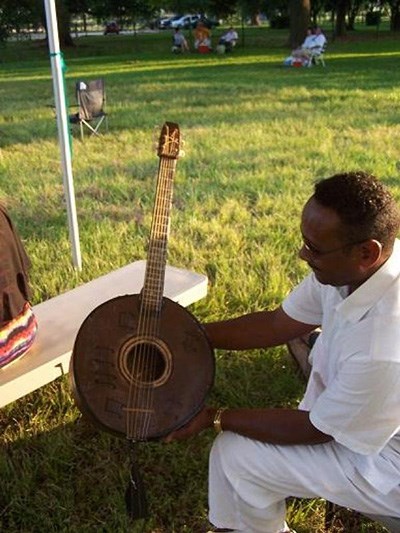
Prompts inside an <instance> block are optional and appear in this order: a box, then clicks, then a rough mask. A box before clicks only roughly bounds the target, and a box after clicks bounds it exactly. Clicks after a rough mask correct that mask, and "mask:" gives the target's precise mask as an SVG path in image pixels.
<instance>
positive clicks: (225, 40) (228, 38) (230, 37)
mask: <svg viewBox="0 0 400 533" xmlns="http://www.w3.org/2000/svg"><path fill="white" fill-rule="evenodd" d="M238 39H239V36H238V34H237V31H236V30H235V29H234V28H233V27H232V26H231V27H230V28H229V30H228V31H227V32H226V33H225V34H224V35H222V37H221V38H220V40H219V43H218V44H222V45H224V46H225V52H231V51H232V49H233V47H234V46H236V43H237V40H238Z"/></svg>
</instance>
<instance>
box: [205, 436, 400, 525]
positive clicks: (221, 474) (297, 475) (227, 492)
mask: <svg viewBox="0 0 400 533" xmlns="http://www.w3.org/2000/svg"><path fill="white" fill-rule="evenodd" d="M338 450H340V447H338V446H337V445H336V444H335V442H333V441H332V442H328V443H325V444H317V445H314V446H306V445H296V446H275V445H272V444H265V443H262V442H259V441H255V440H251V439H248V438H246V437H241V436H240V435H237V434H235V433H231V432H229V431H225V432H223V433H221V434H220V435H219V436H218V437H217V439H216V440H215V442H214V445H213V447H212V450H211V455H210V466H209V470H210V471H209V506H210V514H209V520H210V522H211V523H212V524H214V526H216V527H220V528H222V527H223V528H231V529H234V530H236V531H242V532H245V533H277V532H280V531H285V528H286V523H285V514H286V503H285V499H286V498H287V497H289V496H294V497H298V498H319V497H320V498H324V499H326V500H329V501H331V502H333V503H337V504H338V505H342V506H344V507H350V508H352V509H355V510H358V511H360V512H366V513H369V514H376V515H378V514H380V515H387V516H399V510H400V505H399V502H400V485H399V486H398V487H397V488H396V489H394V490H392V491H391V492H390V493H389V494H386V495H383V494H382V493H380V492H378V491H377V490H376V489H374V488H373V487H372V486H371V485H369V483H368V482H367V481H366V480H365V479H364V478H362V477H361V476H357V475H356V474H355V476H356V477H355V478H354V474H353V479H352V480H349V479H348V477H347V476H346V475H345V473H344V470H345V469H344V468H343V467H344V466H346V467H347V469H348V464H347V465H344V461H348V459H347V458H343V457H341V455H340V453H338Z"/></svg>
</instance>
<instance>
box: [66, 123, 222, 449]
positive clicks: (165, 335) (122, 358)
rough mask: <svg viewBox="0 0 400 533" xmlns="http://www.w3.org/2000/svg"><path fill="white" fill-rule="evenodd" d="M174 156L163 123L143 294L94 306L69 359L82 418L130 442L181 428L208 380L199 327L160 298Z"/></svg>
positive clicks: (172, 137) (208, 352) (170, 127)
mask: <svg viewBox="0 0 400 533" xmlns="http://www.w3.org/2000/svg"><path fill="white" fill-rule="evenodd" d="M179 151H180V132H179V127H178V125H177V124H175V123H172V122H166V123H165V124H164V125H163V127H162V130H161V134H160V139H159V146H158V156H159V170H158V176H157V190H156V198H155V204H154V210H153V219H152V226H151V233H150V240H149V249H148V254H147V262H146V271H145V278H144V285H143V289H142V291H141V292H140V294H133V295H125V296H119V297H116V298H113V299H111V300H109V301H107V302H105V303H103V304H101V305H100V306H98V307H97V308H95V309H94V310H93V311H92V312H91V313H90V314H89V316H88V317H87V318H86V319H85V321H84V322H83V324H82V326H81V327H80V329H79V332H78V335H77V337H76V340H75V344H74V348H73V352H72V358H71V372H70V376H71V381H72V389H73V394H74V397H75V400H76V402H77V404H78V407H79V408H80V410H81V411H82V413H83V414H84V415H86V416H87V417H89V418H90V419H91V420H92V421H93V422H94V423H95V424H96V425H98V426H99V427H100V428H101V429H103V430H105V431H109V432H111V433H113V434H116V435H119V436H121V437H126V438H128V439H129V440H131V441H134V442H138V441H147V440H153V439H159V438H162V437H163V436H165V435H168V434H169V433H170V432H171V431H173V430H175V429H178V428H179V427H181V426H183V425H185V424H186V423H187V422H188V421H189V420H190V419H191V418H192V417H193V416H195V415H196V413H198V412H199V411H200V409H201V408H202V406H203V404H204V401H205V398H206V396H207V394H208V392H209V390H210V389H211V387H212V384H213V381H214V371H215V361H214V354H213V350H212V348H211V346H210V343H209V341H208V338H207V336H206V334H205V331H204V329H203V327H202V326H201V324H200V323H199V322H198V321H197V319H196V318H195V317H194V316H193V315H192V314H191V313H190V312H189V311H187V310H186V309H185V308H184V307H182V306H180V305H179V304H177V303H175V302H173V301H172V300H170V299H168V298H166V297H164V296H163V291H164V278H165V268H166V261H167V244H168V233H169V225H170V212H171V206H172V192H173V178H174V175H175V168H176V161H177V159H178V157H179Z"/></svg>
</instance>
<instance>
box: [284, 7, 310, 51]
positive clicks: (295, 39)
mask: <svg viewBox="0 0 400 533" xmlns="http://www.w3.org/2000/svg"><path fill="white" fill-rule="evenodd" d="M310 9H311V7H310V0H289V17H290V36H289V41H290V46H291V47H292V48H296V47H297V46H299V45H300V44H301V43H302V42H303V41H304V38H305V36H306V33H307V28H308V27H309V26H310Z"/></svg>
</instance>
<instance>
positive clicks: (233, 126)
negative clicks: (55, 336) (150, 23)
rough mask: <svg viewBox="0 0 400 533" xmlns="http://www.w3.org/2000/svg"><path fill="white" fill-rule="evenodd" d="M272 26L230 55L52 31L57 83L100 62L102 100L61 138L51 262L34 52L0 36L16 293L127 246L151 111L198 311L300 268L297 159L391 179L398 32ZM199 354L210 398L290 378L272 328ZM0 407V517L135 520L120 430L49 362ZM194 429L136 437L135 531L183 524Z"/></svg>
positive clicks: (300, 526) (25, 521)
mask: <svg viewBox="0 0 400 533" xmlns="http://www.w3.org/2000/svg"><path fill="white" fill-rule="evenodd" d="M219 31H221V30H219ZM286 40H287V34H286V32H276V31H275V32H274V31H271V30H268V29H266V28H260V29H246V30H245V36H244V44H245V46H244V47H241V46H239V47H238V48H237V49H236V50H235V52H234V53H233V54H232V55H230V56H223V57H219V56H217V55H214V54H213V55H209V56H198V55H195V54H189V55H186V56H181V57H176V56H173V55H172V54H171V53H170V34H169V33H163V32H161V33H160V34H151V35H137V36H119V37H117V36H109V37H97V38H96V37H87V38H81V39H79V40H77V46H76V47H75V48H74V49H71V50H66V51H65V59H66V63H67V66H68V71H67V75H66V86H67V89H68V94H69V99H70V102H71V103H73V90H74V85H75V82H76V81H77V80H78V79H80V78H87V79H91V78H95V77H100V76H101V77H104V79H105V83H106V88H107V98H108V105H107V109H108V112H109V115H110V118H109V120H110V131H109V133H108V134H107V135H104V136H102V137H100V138H87V139H85V141H84V143H82V142H81V141H80V140H79V136H78V135H76V136H75V139H74V142H73V171H74V183H75V193H76V203H77V211H78V221H79V230H80V237H81V249H82V257H83V269H82V272H76V271H75V270H74V269H73V267H72V264H71V250H70V243H69V238H68V229H67V219H66V210H65V201H64V197H63V187H62V177H61V167H60V153H59V147H58V142H57V131H56V122H55V120H54V117H53V115H52V112H51V110H50V109H49V107H47V106H48V105H49V104H51V103H52V102H53V96H52V82H51V72H50V63H49V58H48V52H47V50H46V48H45V47H44V46H43V43H40V42H32V43H26V42H24V43H21V42H20V43H9V44H8V45H7V46H6V47H5V48H4V49H2V63H1V64H0V101H1V111H0V197H1V199H2V200H3V201H4V202H5V203H6V205H7V206H8V207H9V210H10V212H11V213H12V216H13V219H14V221H15V222H16V224H17V226H18V228H19V230H20V233H21V235H22V237H23V239H24V242H25V244H26V247H27V249H28V251H29V254H30V256H31V259H32V271H31V280H32V286H33V291H34V303H38V302H40V301H43V300H45V299H47V298H50V297H52V296H55V295H57V294H59V293H61V292H64V291H66V290H68V289H71V288H73V287H75V286H77V285H78V284H80V283H83V282H85V281H88V280H90V279H93V278H95V277H97V276H99V275H101V274H104V273H106V272H109V271H111V270H114V269H116V268H118V267H120V266H123V265H125V264H127V263H128V262H131V261H133V260H136V259H143V258H145V257H146V245H147V237H148V234H149V229H150V223H151V214H152V205H153V196H154V191H155V176H156V172H157V166H158V159H157V156H156V155H155V151H154V149H153V137H154V134H153V131H154V126H156V125H161V124H162V123H163V122H164V121H166V120H171V121H175V122H178V123H179V125H180V128H181V131H182V133H183V135H184V138H185V147H184V149H185V152H186V156H185V157H184V158H182V159H180V160H179V161H178V165H177V175H176V184H175V190H174V208H173V213H172V226H171V236H170V242H169V263H170V264H173V265H176V266H180V267H183V268H188V269H191V270H195V271H198V272H202V273H206V274H207V275H208V276H209V280H210V284H209V292H208V296H207V297H206V298H205V299H203V300H202V301H201V302H198V303H197V304H195V305H193V306H192V307H191V310H192V311H193V312H194V313H195V314H196V316H198V317H199V319H200V320H214V319H220V318H221V319H222V318H225V317H228V316H233V315H237V314H239V313H243V312H246V311H250V310H256V309H263V308H272V307H273V306H275V305H276V304H278V303H279V302H280V301H281V300H282V298H283V297H284V296H285V294H287V292H288V291H289V290H290V288H291V287H293V285H294V284H295V283H296V282H298V281H299V280H300V279H301V278H302V276H303V275H304V274H305V272H306V271H307V270H306V267H305V265H302V264H301V263H300V261H299V260H298V258H297V250H298V245H299V240H300V236H299V231H298V226H299V214H300V212H301V208H302V204H303V203H304V201H305V200H306V199H307V197H308V196H309V195H310V193H311V191H312V187H313V183H314V181H315V180H316V179H318V178H322V177H327V176H329V175H332V174H334V173H336V172H340V171H344V170H354V169H363V170H366V171H369V172H372V173H374V174H376V175H377V176H379V177H380V178H381V179H382V180H383V181H384V182H385V183H386V184H388V185H389V186H390V187H391V189H392V191H393V192H394V194H395V195H396V197H397V198H400V185H399V179H398V170H399V165H400V163H399V160H400V157H399V155H400V154H399V146H400V142H399V141H400V129H399V125H398V122H399V121H398V112H397V110H398V108H399V99H400V96H399V90H398V87H399V82H400V71H399V69H398V65H399V61H400V51H399V50H400V48H399V39H398V37H397V36H396V35H392V34H390V33H388V32H386V33H385V32H378V33H376V32H372V31H361V30H358V31H357V32H355V33H354V34H352V35H351V36H350V37H349V38H348V39H346V40H343V41H338V40H336V41H334V42H332V39H330V42H329V46H328V51H327V53H326V63H327V67H326V69H323V68H322V67H321V68H312V69H288V68H284V67H283V66H282V62H283V58H284V57H285V56H286V55H287V54H288V49H287V47H286V44H285V43H286ZM66 319H68V317H66ZM216 357H217V376H216V382H215V387H214V389H213V391H212V394H211V397H210V402H211V403H213V404H215V405H229V406H239V405H251V406H264V405H270V406H296V405H297V402H298V401H299V398H300V397H301V394H302V390H303V384H302V382H301V380H300V379H299V377H298V376H297V375H296V372H295V369H294V367H293V364H292V362H291V361H290V360H289V358H288V355H287V352H286V350H285V348H284V347H282V348H276V349H273V350H268V351H251V352H245V353H227V352H222V351H221V352H218V353H217V354H216ZM0 427H1V433H2V437H1V442H2V445H3V451H2V454H1V456H0V479H1V489H2V490H1V491H0V529H1V530H4V531H7V532H10V533H16V532H29V533H30V532H38V533H42V532H43V531H46V530H47V531H54V532H71V531H73V532H79V533H84V532H93V531H101V532H107V533H108V532H110V533H115V532H126V531H134V532H135V531H140V528H139V526H138V525H131V524H129V522H128V520H127V518H126V514H125V510H124V499H123V498H124V489H125V484H126V480H127V477H128V469H129V458H128V450H127V447H126V443H125V442H124V441H123V440H122V441H121V440H118V439H115V438H114V437H111V436H109V435H106V434H104V433H99V432H98V431H97V430H96V429H94V428H92V427H91V426H90V425H89V424H88V423H87V422H86V421H85V420H84V419H82V418H81V417H80V415H79V411H78V410H77V408H76V407H75V405H74V404H73V401H72V399H71V395H70V392H69V385H68V380H67V379H65V380H60V381H58V382H56V383H52V384H50V385H48V386H46V387H43V388H42V389H41V390H39V391H36V392H34V393H32V394H30V395H28V396H27V397H25V398H22V399H21V400H19V401H17V402H14V403H13V404H12V405H10V406H7V407H6V408H4V409H2V410H1V412H0ZM212 438H213V435H211V434H204V435H201V436H199V437H198V438H196V439H193V440H191V441H190V442H187V443H179V444H173V445H168V446H166V445H163V444H161V443H151V444H148V445H142V446H140V452H139V459H140V462H141V465H142V470H143V473H144V476H145V481H146V485H147V488H148V497H149V501H150V508H151V519H150V521H149V522H148V524H147V525H146V531H148V532H150V531H153V532H156V531H157V532H163V533H171V532H176V533H183V532H188V533H189V532H190V533H199V532H200V531H201V527H202V524H204V521H205V519H206V512H207V511H206V510H207V487H206V479H207V456H208V451H209V448H210V445H211V442H212ZM322 509H323V506H322V504H321V502H319V501H312V502H301V503H299V502H295V503H291V504H290V515H289V518H291V519H292V520H291V523H292V526H293V527H295V528H296V529H297V531H298V533H309V532H318V531H321V527H322V519H323V516H322ZM360 527H361V530H362V531H374V532H379V531H381V529H379V528H378V526H371V525H369V524H367V522H365V523H364V525H362V526H360ZM344 530H346V529H344ZM347 531H349V529H347Z"/></svg>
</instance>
